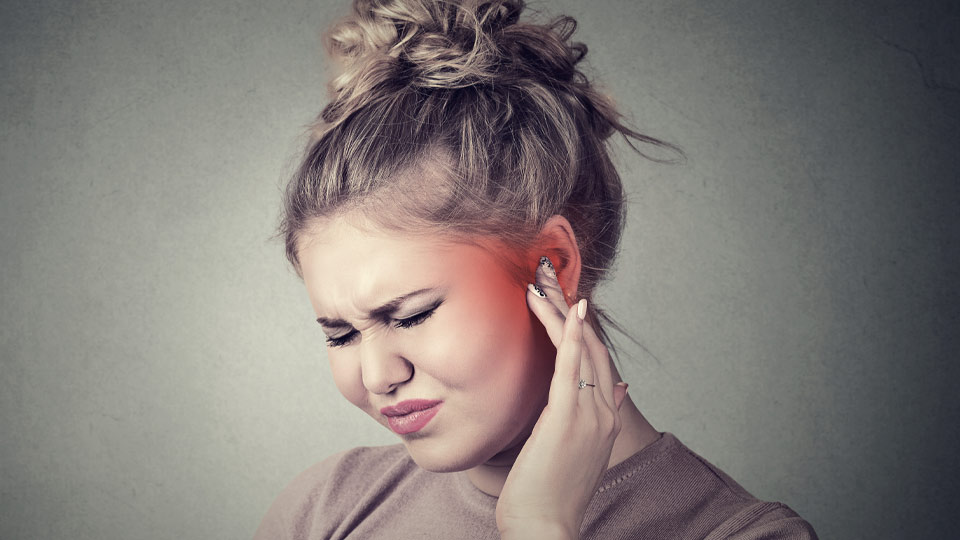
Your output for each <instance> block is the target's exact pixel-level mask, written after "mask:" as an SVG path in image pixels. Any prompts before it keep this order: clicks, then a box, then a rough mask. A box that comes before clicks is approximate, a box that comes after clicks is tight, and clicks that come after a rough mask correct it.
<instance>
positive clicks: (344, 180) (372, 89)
mask: <svg viewBox="0 0 960 540" xmlns="http://www.w3.org/2000/svg"><path fill="white" fill-rule="evenodd" d="M522 9H523V2H522V1H499V2H497V1H494V2H472V1H464V2H456V1H444V0H395V1H383V0H381V1H369V0H357V1H355V2H354V12H353V14H352V15H351V16H350V17H349V18H348V19H346V20H345V21H343V22H341V23H340V24H338V25H337V26H335V27H334V28H333V29H332V31H331V32H330V33H329V35H328V38H327V40H328V46H329V48H330V50H331V53H332V55H333V56H334V57H335V58H336V59H337V60H339V61H340V63H341V64H342V65H343V73H342V74H341V75H340V76H339V77H337V78H336V79H335V80H334V81H333V82H332V83H331V93H332V95H331V101H330V103H329V104H328V105H327V106H326V108H324V110H323V112H322V113H321V115H320V117H319V118H318V120H317V122H316V123H315V125H314V129H313V137H312V140H311V141H310V143H309V145H308V148H307V150H306V152H305V156H304V159H303V162H302V164H301V166H300V169H299V171H298V172H297V174H296V175H295V177H294V178H293V180H292V181H291V183H290V185H289V188H288V193H287V201H286V208H285V216H284V221H283V224H282V232H283V234H284V236H285V238H286V247H287V256H288V258H289V259H290V261H291V262H292V263H293V265H294V266H295V267H296V268H297V269H298V271H299V258H298V253H297V250H298V242H299V241H300V237H301V235H302V233H303V231H304V230H306V229H307V226H308V225H309V224H310V222H311V221H313V220H316V219H325V218H330V217H334V216H337V215H340V214H342V213H344V212H346V211H350V210H355V211H359V212H362V213H364V214H365V215H366V216H367V217H368V218H369V219H371V220H372V221H374V222H376V223H377V224H378V225H380V226H381V227H384V228H387V229H391V230H399V231H403V232H406V233H412V234H418V233H423V232H426V233H427V234H431V235H437V234H443V235H448V236H454V237H477V236H482V237H494V238H498V239H500V240H501V241H502V244H503V245H506V246H510V247H511V250H512V251H513V252H515V253H516V254H518V255H521V254H522V256H521V257H520V259H521V260H523V261H524V262H528V261H527V259H529V256H527V253H526V252H527V251H529V250H530V248H531V242H532V240H533V239H534V238H536V237H537V233H538V231H539V230H540V229H541V228H542V226H543V224H544V223H545V222H546V220H547V219H548V218H550V216H553V215H556V214H559V215H562V216H564V217H566V218H567V220H569V222H570V224H571V226H572V228H573V230H574V232H575V233H576V235H577V237H578V238H579V239H581V242H580V252H581V256H582V261H583V270H582V272H581V276H580V283H578V292H579V294H580V296H585V297H587V296H589V295H590V294H591V292H592V291H593V289H594V288H595V286H596V285H597V284H598V283H599V282H600V281H601V279H602V278H603V277H604V274H605V272H606V271H607V269H609V267H610V266H611V264H612V262H613V259H614V257H615V254H616V251H617V246H618V244H619V240H620V234H621V232H622V229H623V224H624V202H623V191H622V187H621V183H620V179H619V177H618V175H617V173H616V171H615V169H614V167H613V165H612V163H611V161H610V158H609V156H608V152H607V148H606V144H605V143H606V141H607V139H608V138H609V137H610V136H611V135H612V134H614V133H617V132H620V133H624V134H628V135H632V136H634V137H635V138H639V139H640V140H643V141H647V142H657V141H654V140H653V139H650V138H647V137H645V136H642V135H638V134H635V133H633V132H631V131H629V130H628V129H626V128H625V127H623V126H622V125H621V124H620V122H619V120H618V115H617V113H616V111H615V110H614V108H613V107H612V105H611V103H610V101H609V99H608V98H606V97H605V96H603V95H602V94H600V93H599V92H598V91H597V90H596V89H595V88H594V87H592V86H591V85H590V83H589V82H588V81H587V80H586V78H585V77H584V76H583V74H582V73H581V72H580V71H578V69H577V64H578V62H579V61H580V60H581V59H582V58H583V56H584V54H585V52H586V49H585V47H584V46H582V45H580V44H576V43H570V41H569V38H570V35H571V34H572V32H573V30H574V26H575V24H574V21H573V20H572V19H570V18H561V19H558V20H556V21H554V22H553V23H551V24H547V25H538V24H532V23H527V22H523V21H521V20H520V13H521V11H522ZM548 255H550V254H548ZM515 258H516V257H515ZM533 262H534V263H535V262H536V259H534V261H533ZM555 263H556V264H557V265H558V266H562V265H564V264H566V261H564V260H557V259H556V258H555ZM522 266H526V268H521V270H527V271H530V270H532V268H533V266H527V265H526V264H524V265H522ZM518 277H519V276H518ZM529 277H530V276H529V275H528V276H527V279H529Z"/></svg>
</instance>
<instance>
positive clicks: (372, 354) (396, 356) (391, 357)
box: [359, 335, 413, 394]
mask: <svg viewBox="0 0 960 540" xmlns="http://www.w3.org/2000/svg"><path fill="white" fill-rule="evenodd" d="M363 341H365V342H366V343H364V342H363ZM363 341H362V342H361V343H360V344H359V346H360V376H361V379H362V380H363V386H364V387H366V389H367V390H369V391H370V392H373V393H374V394H389V393H390V392H393V391H394V390H395V389H396V388H397V387H398V386H400V385H401V384H403V383H405V382H407V381H408V380H410V378H411V377H413V364H411V363H410V362H409V361H408V360H407V359H406V358H404V357H403V355H402V354H400V352H399V351H398V350H396V348H395V347H391V345H390V340H389V339H384V336H382V335H374V336H371V339H368V340H363Z"/></svg>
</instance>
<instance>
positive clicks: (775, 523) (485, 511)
mask: <svg viewBox="0 0 960 540" xmlns="http://www.w3.org/2000/svg"><path fill="white" fill-rule="evenodd" d="M522 10H523V4H522V2H520V1H494V2H470V1H463V2H456V1H452V0H394V1H388V0H357V1H355V3H354V12H353V14H352V15H351V16H350V18H348V19H347V20H345V21H344V22H342V23H340V24H339V25H337V26H336V27H335V28H334V29H333V30H332V32H331V33H330V34H329V45H330V49H331V51H332V53H333V55H334V56H335V57H336V58H337V59H339V60H340V61H341V62H342V65H343V72H342V74H341V75H340V76H339V77H337V78H336V79H334V80H333V81H332V84H331V89H332V98H331V101H330V103H329V104H328V105H327V106H326V108H325V109H324V110H323V112H322V114H321V115H320V118H319V119H318V121H317V122H316V125H315V132H314V136H313V137H312V140H311V142H310V144H309V145H308V148H307V150H306V153H305V156H304V159H303V162H302V164H301V167H300V169H299V172H298V173H297V174H296V175H295V177H294V178H293V179H292V181H291V182H290V185H289V187H288V193H287V197H286V206H285V214H284V220H283V224H282V233H283V234H284V236H285V238H286V249H287V256H288V258H289V260H290V261H291V263H292V264H293V266H294V267H295V268H296V269H297V272H298V274H299V275H300V276H302V278H303V280H304V283H305V285H306V288H307V292H308V294H309V296H310V300H311V303H312V305H313V308H314V310H315V312H316V315H317V321H318V322H319V323H320V325H321V327H322V329H323V332H324V333H325V334H326V335H327V342H328V343H327V346H328V350H327V356H328V358H329V361H330V365H331V369H332V374H333V379H334V381H335V382H336V385H337V388H338V389H339V390H340V392H341V393H342V394H343V395H344V397H346V398H347V400H349V401H350V402H351V403H353V404H354V405H356V406H357V407H359V408H361V409H362V410H363V411H365V412H366V413H367V414H369V415H370V416H371V417H373V418H374V419H375V420H376V421H377V422H379V423H381V424H382V425H383V426H384V427H386V428H388V429H391V430H392V431H394V432H395V433H396V434H397V435H398V436H399V438H400V440H401V443H402V444H398V445H395V446H388V447H380V448H357V449H353V450H350V451H347V452H344V453H341V454H338V455H336V456H333V457H330V458H328V459H326V460H324V461H323V462H321V463H320V464H318V465H316V466H314V467H313V468H311V469H309V470H307V471H306V472H304V473H303V474H301V475H300V476H299V477H298V478H297V479H295V480H294V481H293V483H292V484H291V485H290V486H289V487H288V488H287V489H286V490H284V492H283V493H282V494H281V495H280V496H279V497H278V498H277V500H276V502H275V503H274V504H273V506H272V507H271V509H270V510H269V512H268V514H267V515H266V517H265V518H264V520H263V522H262V524H261V526H260V529H259V531H258V532H257V538H259V539H267V538H303V539H321V538H323V539H329V538H558V539H559V538H711V539H712V538H741V539H748V538H757V539H759V538H765V539H766V538H798V539H799V538H815V537H816V536H815V533H814V532H813V529H812V528H811V527H810V525H809V524H808V523H807V522H805V521H804V520H803V519H802V518H800V517H799V516H797V515H796V514H795V513H794V512H793V511H791V510H790V509H789V508H788V507H786V506H785V505H783V504H780V503H769V502H763V501H760V500H757V499H756V498H754V497H753V496H751V495H750V494H749V493H748V492H747V491H745V490H744V489H743V488H742V487H740V486H739V485H738V484H737V483H736V482H734V481H733V480H732V479H731V478H729V477H728V476H727V475H725V474H724V473H723V472H722V471H720V470H718V469H717V468H716V467H714V466H713V465H711V464H710V463H708V462H707V461H705V460H703V459H702V458H700V457H699V456H697V455H696V454H694V453H693V452H691V451H690V450H689V449H687V448H686V447H685V446H684V445H683V444H682V443H681V442H680V441H679V440H677V438H676V437H674V436H673V435H671V434H670V433H661V432H658V431H657V430H656V429H654V428H653V427H652V426H651V425H650V423H649V422H647V420H646V419H645V418H644V416H643V414H641V412H640V411H639V410H638V409H637V408H636V406H635V405H634V404H633V402H632V401H631V400H630V398H629V397H628V395H627V384H626V383H624V382H622V381H621V379H620V376H619V374H618V373H617V370H616V368H615V366H614V364H613V363H612V361H611V358H610V354H609V352H608V350H609V340H608V339H607V336H606V333H605V330H604V322H607V323H609V320H608V319H606V317H605V315H604V314H603V313H602V311H600V310H599V309H598V308H597V306H596V305H594V304H593V303H592V302H591V297H592V294H593V292H594V290H595V288H596V286H597V284H598V283H599V282H600V281H601V280H602V279H603V277H604V274H605V272H606V270H607V269H608V268H609V267H610V266H611V263H612V261H613V259H614V256H615V254H616V251H617V246H618V243H619V239H620V234H621V231H622V229H623V224H624V207H623V193H622V188H621V183H620V179H619V177H618V176H617V173H616V171H615V170H614V168H613V166H612V164H611V161H610V159H609V157H608V154H607V148H606V141H607V140H608V139H609V138H610V137H611V136H612V135H614V134H617V133H619V134H622V135H624V136H625V137H628V138H631V139H633V140H634V141H638V142H640V143H644V144H652V145H659V146H661V147H664V146H669V145H666V144H664V143H662V142H660V141H657V140H655V139H652V138H650V137H647V136H644V135H641V134H639V133H636V132H634V131H632V130H630V129H628V128H627V127H625V126H624V125H622V124H621V122H620V121H619V119H618V115H617V112H616V111H615V110H614V108H613V107H612V105H611V103H610V102H609V101H608V100H607V98H605V97H604V96H603V95H601V94H600V93H598V92H597V91H596V90H595V89H594V88H593V87H592V86H591V84H590V83H589V81H587V80H586V79H585V77H584V76H583V75H582V73H580V72H579V71H578V70H577V68H576V65H577V63H578V62H579V61H580V60H581V59H582V58H583V56H584V54H585V48H584V47H583V46H582V45H579V44H574V43H571V42H570V41H569V38H570V36H571V34H572V32H573V27H574V22H573V20H572V19H569V18H561V19H558V20H557V21H554V22H553V23H550V24H534V23H531V22H527V21H525V20H522V19H521V11H522Z"/></svg>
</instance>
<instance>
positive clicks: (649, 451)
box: [453, 431, 679, 507]
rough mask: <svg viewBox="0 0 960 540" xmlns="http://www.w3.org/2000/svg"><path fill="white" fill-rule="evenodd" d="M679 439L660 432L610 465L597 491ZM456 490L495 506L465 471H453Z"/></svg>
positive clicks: (656, 457) (633, 471)
mask: <svg viewBox="0 0 960 540" xmlns="http://www.w3.org/2000/svg"><path fill="white" fill-rule="evenodd" d="M678 443H679V440H678V439H677V438H676V437H675V436H674V435H673V433H670V432H668V431H664V432H661V433H660V436H659V437H658V438H657V440H655V441H653V442H652V443H650V444H648V445H647V446H644V447H643V448H641V449H640V450H638V451H637V452H636V453H635V454H633V455H632V456H630V457H628V458H627V459H625V460H623V461H621V462H620V463H617V464H616V465H614V466H613V467H610V468H609V469H607V470H606V471H605V472H604V473H603V477H602V478H601V480H600V487H599V488H598V489H597V493H602V492H604V491H606V490H608V489H610V488H612V487H615V486H616V485H618V484H620V483H621V482H623V481H624V480H625V479H627V478H629V477H631V476H633V475H634V474H636V473H637V472H638V471H640V470H641V469H643V468H644V467H646V466H647V465H649V464H650V463H653V462H655V461H657V460H659V459H660V458H661V457H663V456H665V455H667V454H668V453H669V452H670V450H671V449H673V448H674V447H676V446H677V444H678ZM453 476H455V483H456V485H457V488H458V490H459V491H460V493H461V494H462V495H463V496H464V498H465V499H468V500H472V501H473V502H474V503H475V504H480V505H483V506H489V507H496V504H497V499H498V497H495V496H493V495H489V494H487V493H485V492H483V491H481V490H480V489H479V488H477V486H475V485H473V482H471V481H470V478H469V477H468V476H467V471H459V472H456V473H453Z"/></svg>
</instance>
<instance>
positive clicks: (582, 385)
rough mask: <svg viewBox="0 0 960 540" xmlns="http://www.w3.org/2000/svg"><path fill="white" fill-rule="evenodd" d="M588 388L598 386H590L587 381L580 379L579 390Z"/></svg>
mask: <svg viewBox="0 0 960 540" xmlns="http://www.w3.org/2000/svg"><path fill="white" fill-rule="evenodd" d="M587 386H596V385H595V384H590V383H588V382H587V381H585V380H583V379H580V382H578V383H577V388H579V389H581V390H583V389H584V388H586V387H587Z"/></svg>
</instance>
